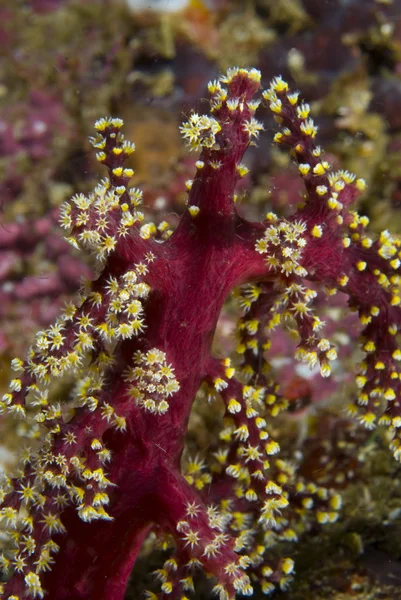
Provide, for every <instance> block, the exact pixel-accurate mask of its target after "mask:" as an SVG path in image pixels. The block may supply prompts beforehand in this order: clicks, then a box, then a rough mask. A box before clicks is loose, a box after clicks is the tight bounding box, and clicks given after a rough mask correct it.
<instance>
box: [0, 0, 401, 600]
mask: <svg viewBox="0 0 401 600" xmlns="http://www.w3.org/2000/svg"><path fill="white" fill-rule="evenodd" d="M230 66H240V67H241V66H244V67H250V66H253V67H256V68H258V69H260V70H261V71H262V74H263V80H264V84H265V85H266V84H267V82H268V81H269V80H270V79H271V78H272V77H273V76H275V75H278V74H281V75H282V76H283V77H284V78H285V79H286V80H287V81H288V82H289V83H290V86H291V87H292V88H293V89H299V90H300V91H301V94H302V96H303V97H304V98H305V100H306V101H308V102H309V103H310V104H311V107H312V112H313V115H314V119H315V122H316V124H318V126H319V136H320V137H319V140H320V143H321V144H322V146H323V147H324V148H325V149H326V152H327V155H328V157H329V158H328V160H330V161H331V162H332V163H333V165H334V167H337V168H338V167H339V166H340V165H341V167H342V168H344V169H349V170H350V171H351V172H354V173H356V174H357V176H358V177H364V178H365V180H366V181H367V184H368V187H367V191H366V192H365V193H364V195H363V196H362V197H361V199H360V200H359V205H358V210H360V212H361V213H363V214H366V215H367V216H368V217H369V219H370V223H371V228H372V229H373V231H377V232H379V231H381V230H383V229H387V227H388V228H389V229H391V230H392V231H393V232H394V233H399V232H400V231H401V0H125V1H124V0H31V1H28V0H26V1H23V0H13V1H9V0H0V208H1V211H0V391H1V393H3V391H5V390H6V385H7V382H8V380H9V378H10V371H9V366H8V365H9V363H10V360H11V359H12V358H13V357H14V356H21V355H23V354H24V353H25V351H26V349H27V348H28V346H29V344H30V342H31V341H32V338H33V336H34V334H35V332H36V331H37V330H38V329H42V328H44V327H46V326H48V325H49V324H50V323H51V322H52V321H53V320H54V318H55V317H56V315H57V314H58V312H59V309H60V307H61V306H62V305H63V304H64V303H65V301H67V300H68V299H69V298H71V297H72V296H73V295H74V294H75V292H76V290H77V288H78V287H79V284H80V281H81V278H82V277H83V276H85V277H90V276H91V272H92V265H91V264H90V263H89V262H87V263H84V262H82V258H81V257H80V256H79V257H78V254H77V253H76V252H75V251H74V249H73V248H71V247H70V246H69V245H68V244H67V242H65V241H64V239H63V236H62V233H61V230H59V228H58V225H57V221H58V211H59V207H60V205H61V203H62V202H63V201H64V200H66V199H68V198H69V197H70V196H71V195H72V194H73V193H74V192H83V193H86V192H88V191H89V190H91V189H92V188H93V187H94V184H95V182H96V181H97V180H98V178H99V173H101V169H102V167H100V166H99V164H98V163H97V162H96V160H95V158H94V155H93V153H91V152H90V150H89V148H90V146H89V143H88V136H89V135H90V134H91V133H92V128H93V122H94V121H95V120H96V119H98V118H100V117H102V116H104V115H108V114H111V115H113V116H116V117H121V118H122V119H124V122H125V133H126V137H127V138H128V139H133V140H134V141H135V144H136V149H137V151H136V152H135V154H134V157H133V159H132V164H131V165H130V166H132V167H133V168H134V170H135V176H134V180H133V184H134V185H136V186H139V187H141V188H142V189H143V191H144V206H145V215H146V217H148V218H151V220H152V221H154V222H155V223H156V225H157V227H158V228H159V231H160V233H161V235H165V236H167V235H169V232H171V227H174V223H175V222H177V219H178V216H179V215H180V214H181V213H182V212H183V210H184V207H185V199H186V193H185V181H186V180H187V179H188V178H190V177H191V174H192V173H193V172H194V163H195V160H196V155H195V154H193V155H189V154H188V151H187V150H186V149H185V147H184V144H183V141H182V140H181V138H180V135H179V130H178V127H179V125H180V123H181V122H182V121H183V120H184V119H185V117H187V116H188V115H189V114H190V111H191V110H192V109H195V110H196V111H198V112H200V113H202V112H204V111H206V110H207V103H206V101H205V99H204V98H205V96H206V86H207V83H208V81H209V80H212V79H215V78H217V77H218V75H219V74H220V73H221V72H222V71H224V70H226V69H227V68H228V67H230ZM260 111H261V112H260V113H259V118H261V119H262V120H263V122H264V124H265V127H266V130H267V131H266V133H265V135H263V136H261V138H260V141H259V142H258V146H255V147H253V148H251V149H250V150H249V152H248V153H247V156H246V160H247V166H248V167H249V168H250V174H249V175H247V176H246V177H245V178H244V179H243V180H242V182H241V187H240V189H239V190H238V194H239V202H240V207H241V211H242V214H243V215H244V216H246V217H247V218H248V219H252V218H260V217H261V216H262V215H264V214H265V213H266V212H267V211H269V210H273V211H275V212H276V213H278V214H279V215H280V216H286V215H287V214H288V211H289V208H290V207H291V206H292V205H294V204H296V203H297V202H298V201H299V198H300V194H301V188H302V180H301V178H300V177H299V175H298V171H297V169H296V168H295V167H294V166H293V165H292V163H291V159H290V157H288V156H287V154H286V153H283V152H281V151H280V149H277V148H275V147H273V144H272V131H273V121H272V117H271V115H270V114H269V111H268V110H267V109H262V108H261V109H260ZM234 300H235V299H230V300H229V301H228V302H227V304H226V306H225V308H224V311H223V314H222V316H221V318H220V321H219V325H218V332H217V334H216V339H215V346H216V349H218V348H222V349H224V353H227V352H229V350H230V348H232V345H233V341H232V338H231V333H232V330H233V326H234V321H235V317H236V316H237V315H238V311H237V308H236V305H235V302H234ZM343 309H344V302H343V300H342V299H341V294H338V295H337V296H336V297H335V298H333V301H332V304H330V303H329V304H328V305H327V306H326V307H325V308H324V310H325V311H326V317H327V318H326V321H327V323H328V326H329V328H330V327H332V329H333V332H335V333H334V334H333V341H334V342H335V343H336V344H337V347H338V349H339V355H340V357H341V359H342V361H343V363H344V364H346V363H347V361H349V362H350V363H351V361H353V362H355V361H356V360H358V356H357V352H356V351H354V347H356V345H355V344H353V343H352V342H353V340H354V339H356V338H357V336H358V333H359V329H358V328H359V327H360V326H359V323H358V319H357V317H356V316H355V319H354V318H352V316H351V317H350V316H347V317H346V318H343ZM292 344H293V342H292V341H291V340H290V339H287V337H286V336H285V335H284V334H282V333H281V334H277V336H276V337H275V339H274V340H273V344H272V348H271V350H270V351H269V352H270V355H271V357H273V359H272V363H273V365H274V366H275V367H276V369H277V370H278V372H279V378H280V382H281V385H282V388H283V390H284V391H285V394H286V396H287V398H288V399H289V400H290V402H292V404H291V409H290V411H289V413H288V414H287V415H285V416H283V417H280V419H278V420H277V421H275V423H274V436H275V439H277V440H278V441H279V442H280V446H281V447H282V449H283V454H284V456H287V457H289V458H291V456H292V454H294V452H296V453H298V456H302V465H303V466H302V469H303V472H304V473H305V474H307V475H308V477H309V478H310V480H313V481H315V482H316V484H319V485H330V486H331V487H336V488H338V490H339V491H340V492H341V494H342V496H343V501H344V506H343V509H342V512H341V518H340V519H339V520H338V522H336V523H335V524H333V525H329V526H326V527H325V528H324V529H323V530H320V529H319V530H316V531H314V529H313V528H311V530H310V531H308V535H307V536H303V537H301V536H300V539H301V541H300V542H299V543H298V544H297V546H296V548H295V553H294V549H293V548H292V550H291V552H292V553H293V554H295V556H294V557H295V560H296V571H297V575H296V578H295V583H294V585H293V586H292V587H291V589H290V590H289V591H286V592H281V593H279V594H277V595H276V596H275V597H276V598H280V599H284V598H286V599H289V600H304V599H306V598H307V599H308V600H321V599H323V598H327V599H329V598H330V599H332V598H336V600H348V599H354V600H362V599H364V600H368V599H372V600H386V599H388V600H390V599H391V600H398V599H401V465H400V464H399V463H396V462H395V461H394V460H393V458H392V457H391V453H390V451H389V450H387V443H386V440H384V439H383V438H384V434H382V433H381V432H380V431H374V432H372V431H368V430H366V429H362V428H360V427H359V426H358V425H357V424H356V423H355V422H353V421H349V420H347V418H346V417H345V415H344V411H343V406H344V404H346V403H347V401H348V398H349V395H350V394H352V389H353V383H352V382H353V379H352V378H350V379H348V378H347V376H346V374H345V370H344V371H342V370H341V368H339V369H338V371H337V372H335V373H334V376H333V378H332V379H330V381H326V380H325V381H323V380H322V379H321V378H320V377H318V376H316V374H315V373H313V372H312V373H309V372H306V371H305V370H304V369H302V368H300V367H299V366H296V365H295V364H294V363H293V361H292V359H289V358H288V357H289V356H291V355H292V354H293V351H292V350H291V345H292ZM69 389H70V388H69V387H68V385H67V384H63V387H61V386H60V389H59V390H58V393H59V394H60V395H63V396H64V397H65V398H68V393H69ZM215 421H216V415H215V414H211V413H210V411H208V410H207V406H206V408H205V406H204V403H198V404H196V405H195V409H194V411H193V415H192V418H191V423H190V430H189V433H188V439H187V446H188V451H193V450H194V449H196V450H197V451H198V452H199V454H200V456H202V452H206V451H207V448H208V445H209V443H210V440H211V438H212V436H213V431H214V430H216V429H217V426H216V424H215ZM20 426H21V425H19V424H18V422H15V421H10V420H9V419H5V418H4V417H3V418H1V420H0V431H1V442H0V461H1V464H2V466H3V467H7V466H8V465H10V464H13V462H14V451H15V449H16V444H17V436H16V429H17V428H18V427H20ZM286 453H287V454H286ZM183 461H184V462H183V468H184V470H185V456H184V458H183ZM190 477H195V479H197V487H199V488H201V487H202V485H207V481H202V475H201V465H200V467H199V473H195V474H188V478H190ZM301 533H302V532H301ZM0 543H1V540H0ZM165 558H166V554H165V551H164V549H163V544H160V541H158V542H156V541H155V540H153V539H149V540H148V541H147V543H146V545H145V548H144V549H143V552H142V555H141V558H140V560H139V561H138V564H137V566H136V567H135V571H134V573H133V577H132V583H131V586H130V589H129V591H128V593H127V600H134V599H137V598H139V597H140V592H139V590H143V589H144V588H145V587H147V585H148V580H149V573H150V572H151V571H152V570H154V569H157V568H160V566H161V564H163V560H165ZM198 597H199V598H206V592H201V593H200V594H199V595H198Z"/></svg>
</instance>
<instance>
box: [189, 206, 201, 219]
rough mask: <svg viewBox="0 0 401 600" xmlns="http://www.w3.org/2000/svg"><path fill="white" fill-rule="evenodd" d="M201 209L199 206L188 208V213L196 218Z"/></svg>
mask: <svg viewBox="0 0 401 600" xmlns="http://www.w3.org/2000/svg"><path fill="white" fill-rule="evenodd" d="M199 211H200V208H199V206H194V205H192V206H188V212H189V214H190V215H191V217H196V216H197V215H198V214H199Z"/></svg>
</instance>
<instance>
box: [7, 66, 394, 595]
mask: <svg viewBox="0 0 401 600" xmlns="http://www.w3.org/2000/svg"><path fill="white" fill-rule="evenodd" d="M260 80H261V74H260V73H259V71H257V70H256V69H251V70H247V69H240V68H233V69H230V70H229V71H228V72H227V73H226V74H225V75H224V76H222V77H221V78H220V80H218V81H214V82H212V83H211V84H210V85H209V94H210V115H209V116H208V115H198V114H196V113H194V114H192V115H190V116H189V118H188V121H187V122H186V123H184V124H183V125H182V127H181V132H182V134H183V136H184V139H185V140H186V141H187V142H188V144H189V146H190V148H191V149H192V150H194V151H200V156H199V160H198V161H197V162H196V169H197V170H196V174H195V177H194V179H193V180H189V181H187V183H186V187H187V190H188V201H187V209H186V210H185V212H184V214H183V215H182V217H181V219H180V221H179V223H178V226H177V227H176V229H175V230H174V231H173V232H170V233H169V235H160V233H161V230H160V228H158V227H157V226H156V224H153V223H147V224H142V223H143V218H144V217H143V213H142V211H141V210H140V205H141V193H140V191H138V190H137V189H136V188H130V187H129V181H130V178H131V177H132V175H133V170H132V169H131V168H130V167H126V166H125V161H126V159H128V158H129V156H130V155H131V154H132V153H133V151H134V146H133V144H131V143H130V142H128V141H126V140H125V139H124V136H123V134H122V132H121V129H122V126H123V123H122V121H121V120H120V119H114V118H105V119H101V120H99V121H97V123H96V125H95V127H96V130H97V135H96V137H95V138H92V139H91V142H92V144H93V146H94V147H95V148H96V150H97V151H98V153H97V159H98V161H99V162H100V163H101V164H103V165H104V166H105V167H106V168H107V178H106V179H104V180H102V181H101V182H100V183H99V184H98V186H97V187H96V188H95V190H94V191H93V192H92V193H90V194H88V195H83V194H78V195H76V196H74V197H73V198H72V200H71V201H70V202H69V203H67V204H65V205H64V206H63V208H62V212H61V224H62V226H63V227H64V228H65V229H68V230H70V232H69V233H68V239H69V241H70V242H71V243H72V244H73V245H74V246H75V247H77V248H79V249H83V250H88V251H89V252H90V254H91V255H92V256H93V257H94V258H95V259H96V261H97V273H96V276H95V279H94V280H93V281H91V282H86V283H85V285H84V286H83V288H82V290H81V292H80V295H79V297H77V299H76V301H75V302H72V303H70V304H69V305H68V306H67V307H66V309H65V311H64V313H63V314H62V315H61V316H60V317H59V318H58V319H57V321H56V322H55V323H54V324H53V325H52V326H50V327H49V328H48V329H46V330H43V331H41V332H39V333H38V334H37V337H36V339H35V342H34V344H33V345H32V347H31V349H30V351H29V352H28V356H27V358H26V360H24V361H23V360H20V359H15V360H14V361H13V363H12V368H13V369H14V370H15V372H16V375H15V378H14V379H13V380H12V381H11V382H10V386H9V391H8V392H7V393H6V394H5V395H4V397H3V399H2V403H1V409H2V411H3V412H4V413H7V414H10V415H12V416H16V417H18V418H21V419H22V422H23V423H24V426H23V427H22V428H21V436H24V437H25V438H26V440H25V443H24V444H25V449H24V450H23V451H22V453H21V463H20V465H19V467H18V470H17V472H16V473H14V474H10V476H8V477H6V476H5V477H4V479H3V483H2V493H1V495H2V506H1V509H0V517H1V524H2V527H3V529H4V532H5V534H6V540H7V541H6V542H5V544H4V550H3V554H2V557H1V564H2V567H3V570H4V575H5V577H6V579H7V580H6V582H5V583H4V584H3V586H2V592H1V597H2V598H4V599H7V600H11V599H12V600H17V599H22V598H23V597H25V596H30V597H32V598H43V597H45V595H46V594H48V597H49V598H52V599H54V600H63V599H67V598H68V599H71V598H76V599H78V598H85V599H93V600H95V599H96V600H100V599H101V598H104V600H106V599H108V600H109V599H110V598H113V599H114V600H119V599H122V598H123V597H124V593H125V589H126V585H127V581H128V577H129V575H130V572H131V569H132V567H133V565H134V563H135V560H136V558H137V555H138V552H139V551H140V548H141V546H142V543H143V541H144V539H145V537H146V536H147V535H148V533H149V532H150V531H152V530H153V531H155V532H157V534H158V535H159V536H160V535H163V534H167V535H168V536H170V539H171V540H172V543H173V545H174V552H173V553H172V555H171V556H170V557H169V558H168V559H167V560H166V561H165V562H164V565H163V566H162V568H160V569H158V570H157V571H156V580H157V581H158V582H159V585H158V589H156V588H155V589H154V591H149V592H148V597H149V598H167V597H168V598H177V599H180V600H186V599H187V598H188V597H189V596H190V595H191V593H192V591H193V590H194V586H195V584H194V573H195V572H196V571H197V570H199V569H202V570H203V571H204V573H205V574H206V575H207V576H210V577H213V578H214V583H213V586H212V588H213V592H214V593H215V594H216V595H217V596H218V597H219V598H220V600H228V599H233V598H234V597H235V596H236V594H242V595H247V596H250V595H252V594H253V591H254V590H255V589H257V588H260V589H261V591H262V592H263V593H264V594H270V593H272V592H273V591H274V589H275V588H277V587H279V588H281V589H282V590H286V589H287V588H288V586H289V584H290V582H291V580H292V578H293V575H294V561H293V559H292V558H290V557H287V556H280V555H278V554H277V553H275V552H274V549H275V547H276V546H277V544H278V543H279V542H281V541H284V542H296V541H297V540H298V539H299V537H300V536H301V535H303V534H304V533H305V532H308V531H309V530H310V528H311V527H312V525H313V527H315V528H319V527H320V526H321V525H325V524H328V523H333V522H335V521H336V520H337V518H338V514H339V510H340V508H341V497H340V496H339V494H338V493H337V492H336V490H335V489H331V488H329V487H325V486H323V485H318V484H317V483H315V482H314V481H312V480H308V478H307V477H305V476H303V475H302V472H301V470H300V463H301V458H302V457H300V456H299V455H297V454H296V452H294V453H293V459H290V458H288V457H287V458H285V457H282V456H280V445H279V443H278V442H277V441H276V440H275V436H274V434H273V427H272V423H273V422H274V419H275V418H276V417H277V415H279V414H280V413H282V412H284V411H285V410H286V409H287V408H288V399H287V398H285V397H284V396H283V394H282V393H281V391H280V388H279V386H278V384H277V382H276V380H275V378H274V368H272V365H270V364H269V362H268V359H267V355H266V352H267V351H268V350H269V348H270V343H271V338H272V333H273V331H274V330H275V329H276V328H277V327H279V326H281V327H282V328H284V330H286V331H288V332H289V333H290V335H291V336H292V338H293V339H296V342H297V349H296V353H295V358H296V359H297V360H298V361H300V362H301V363H305V364H306V365H307V366H309V367H310V368H312V369H314V368H315V367H316V366H317V365H319V367H320V373H321V375H322V376H323V377H324V378H327V377H329V376H330V373H331V365H332V364H333V363H334V361H336V359H337V352H336V349H335V347H334V344H333V343H332V342H331V341H330V339H329V337H328V336H327V335H323V333H322V332H323V331H324V323H323V321H322V320H321V318H320V317H319V314H318V302H317V300H318V299H319V298H321V297H322V295H324V294H327V295H328V296H332V295H334V294H335V293H336V292H337V291H338V290H339V291H341V292H343V293H344V294H346V295H347V296H348V298H349V307H350V309H352V310H354V311H357V312H358V314H359V318H360V321H361V325H362V326H363V328H364V329H363V331H362V335H361V340H360V341H361V348H362V350H363V352H364V353H365V358H364V361H363V362H362V363H361V364H360V365H359V366H358V374H357V378H356V384H357V386H358V388H359V390H360V391H359V394H358V395H357V397H356V402H355V403H354V404H352V407H350V411H351V412H352V413H355V414H356V415H359V416H358V418H359V420H360V421H361V422H362V423H363V424H365V426H366V427H367V428H368V429H371V428H373V427H374V426H375V425H376V423H377V424H382V425H387V426H389V427H390V431H391V433H392V436H393V439H392V442H391V445H392V448H393V450H394V455H395V457H396V458H399V456H400V452H399V448H400V444H401V439H400V437H399V431H400V423H401V415H400V408H399V401H398V399H399V394H400V387H399V386H400V383H399V381H400V376H401V374H400V370H399V360H400V357H401V350H400V348H399V339H398V327H399V325H400V322H401V311H400V304H401V300H400V292H399V281H400V280H399V277H400V276H399V270H400V260H399V256H400V255H401V251H400V241H399V240H398V239H397V238H395V237H392V236H391V235H390V234H389V233H387V232H384V233H382V235H381V236H380V237H378V239H375V238H374V237H370V236H369V235H368V234H367V232H366V227H367V225H368V220H367V219H366V218H364V217H360V216H359V215H358V214H357V213H356V212H355V211H353V210H351V205H352V203H353V201H354V200H355V198H356V197H357V195H358V194H359V193H360V192H361V191H362V190H363V189H364V187H365V183H364V181H363V180H362V179H356V178H355V177H354V176H353V175H352V174H350V173H348V172H347V171H337V172H335V173H332V172H331V167H330V164H329V162H328V161H327V160H325V158H324V154H323V150H322V149H321V148H320V147H319V146H317V145H316V144H315V138H316V135H317V126H316V125H315V124H314V122H313V121H312V119H311V118H310V116H309V112H310V109H309V106H308V105H307V104H305V103H301V102H299V94H298V93H291V92H290V91H289V88H288V84H287V83H286V82H285V81H284V80H283V79H282V78H281V77H277V78H275V79H274V80H273V81H272V83H271V85H270V87H269V89H268V90H267V91H265V92H263V94H261V95H259V91H260V89H261V83H260ZM255 97H256V98H255ZM262 101H265V102H267V104H268V106H269V107H270V109H271V111H272V112H273V114H274V115H275V118H276V121H277V123H278V124H279V126H280V131H279V133H277V134H276V135H275V137H274V141H275V142H276V143H277V144H279V145H281V146H287V147H288V148H289V149H290V152H291V155H292V157H293V159H294V161H295V162H296V163H297V165H298V169H299V173H300V175H301V177H302V178H303V181H304V185H305V194H304V197H303V201H302V202H301V204H300V205H299V206H298V208H297V210H296V211H295V212H294V214H293V215H291V216H288V217H287V218H285V219H284V218H280V217H278V216H277V215H275V214H274V213H272V212H269V213H268V214H267V216H266V218H265V220H263V221H262V222H250V221H248V220H246V219H245V218H243V217H241V216H240V215H239V213H238V210H237V206H236V193H235V191H236V185H237V183H238V181H239V180H240V179H241V178H242V177H244V176H245V175H246V174H247V172H248V169H247V167H246V166H245V165H244V164H243V163H242V159H243V155H244V153H245V152H246V150H247V148H248V147H249V146H250V144H254V143H255V142H256V140H257V139H258V137H259V136H260V134H261V132H262V131H263V129H264V127H263V124H262V123H261V122H259V121H258V120H257V119H256V118H255V116H254V115H255V113H256V111H257V108H258V106H259V104H260V103H261V102H262ZM164 229H165V228H164ZM233 291H235V293H236V297H237V301H238V302H239V304H240V306H241V308H242V315H241V318H240V320H239V322H238V325H237V331H236V342H237V343H236V348H235V352H233V355H232V356H215V355H214V354H213V353H212V350H211V348H212V341H213V337H214V333H215V330H216V325H217V322H218V319H219V315H220V313H221V310H222V306H223V304H224V302H225V301H226V299H227V297H228V296H229V295H230V294H231V292H233ZM61 378H67V379H68V378H69V379H70V380H72V381H73V382H74V385H73V392H72V397H71V399H70V400H69V401H65V400H63V399H62V398H60V397H59V396H58V395H57V393H54V383H55V382H56V381H57V380H59V379H61ZM201 387H202V389H203V391H206V392H207V394H206V395H207V396H208V397H209V399H213V398H214V399H218V400H219V401H220V402H221V404H222V405H223V406H224V416H223V420H222V424H221V427H219V431H218V432H217V435H216V439H214V441H213V443H212V448H211V450H212V451H211V452H210V453H209V454H208V457H207V461H205V462H202V461H201V460H200V459H197V458H193V459H190V460H188V461H187V465H186V466H184V467H183V469H181V467H180V461H181V457H182V453H183V449H184V441H185V433H186V430H187V425H188V420H189V417H190V414H191V409H192V404H193V401H194V399H195V395H196V394H197V392H198V390H199V389H200V388H201ZM212 406H213V405H212ZM21 444H22V443H21ZM22 445H23V444H22Z"/></svg>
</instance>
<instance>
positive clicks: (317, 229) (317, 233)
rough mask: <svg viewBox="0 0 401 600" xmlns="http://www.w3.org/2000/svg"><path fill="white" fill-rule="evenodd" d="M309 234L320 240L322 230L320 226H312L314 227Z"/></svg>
mask: <svg viewBox="0 0 401 600" xmlns="http://www.w3.org/2000/svg"><path fill="white" fill-rule="evenodd" d="M311 234H312V236H313V237H315V238H321V237H322V235H323V229H322V227H321V225H314V227H313V228H312V231H311Z"/></svg>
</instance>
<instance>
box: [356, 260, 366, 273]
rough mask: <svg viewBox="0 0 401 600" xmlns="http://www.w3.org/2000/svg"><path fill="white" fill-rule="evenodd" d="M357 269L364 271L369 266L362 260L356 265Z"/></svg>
mask: <svg viewBox="0 0 401 600" xmlns="http://www.w3.org/2000/svg"><path fill="white" fill-rule="evenodd" d="M355 266H356V268H357V269H358V271H364V270H365V269H366V267H367V264H366V262H365V261H363V260H360V261H359V262H357V263H356V265H355Z"/></svg>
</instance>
